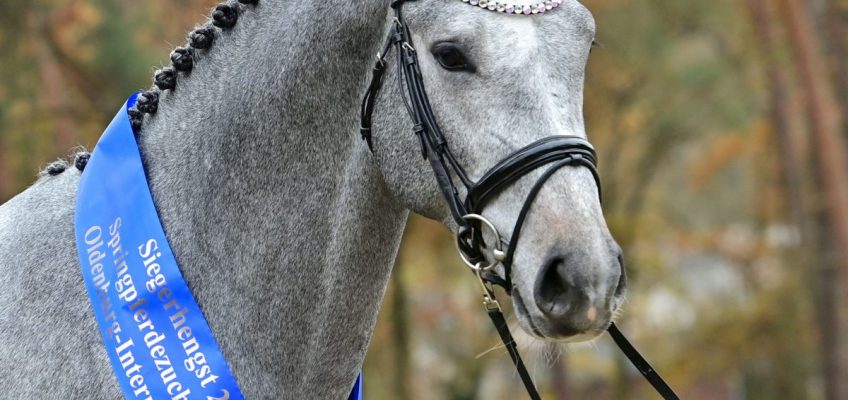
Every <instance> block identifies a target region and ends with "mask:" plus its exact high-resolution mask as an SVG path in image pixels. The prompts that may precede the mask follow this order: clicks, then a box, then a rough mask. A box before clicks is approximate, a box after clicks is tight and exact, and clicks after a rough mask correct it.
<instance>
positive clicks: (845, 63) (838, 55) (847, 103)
mask: <svg viewBox="0 0 848 400" xmlns="http://www.w3.org/2000/svg"><path fill="white" fill-rule="evenodd" d="M846 24H848V10H845V9H844V8H843V7H841V6H840V5H839V1H838V0H828V2H827V17H826V18H825V25H826V30H827V41H828V49H829V53H830V56H831V57H830V60H831V63H832V70H833V76H834V82H835V83H836V97H837V98H838V99H839V103H840V105H841V109H842V115H848V44H846V42H845V40H846V35H848V28H846ZM846 134H848V132H846Z"/></svg>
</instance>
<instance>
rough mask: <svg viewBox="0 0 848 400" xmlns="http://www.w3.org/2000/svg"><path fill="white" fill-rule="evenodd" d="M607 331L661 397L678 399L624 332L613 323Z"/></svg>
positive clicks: (666, 399) (670, 399) (672, 399)
mask: <svg viewBox="0 0 848 400" xmlns="http://www.w3.org/2000/svg"><path fill="white" fill-rule="evenodd" d="M607 331H608V332H609V334H610V336H612V340H613V341H614V342H615V344H617V345H618V348H619V349H621V352H622V353H624V355H626V356H627V358H628V359H629V360H630V362H631V363H633V366H634V367H636V369H638V370H639V372H640V373H641V374H642V376H644V377H645V379H647V380H648V382H650V383H651V386H653V387H654V389H656V391H657V393H659V394H660V396H662V397H663V399H665V400H680V398H679V397H677V394H675V393H674V390H671V387H669V386H668V384H667V383H665V381H664V380H663V378H662V377H661V376H660V374H658V373H657V371H656V370H654V367H652V366H651V364H649V363H648V360H645V357H642V355H641V354H639V351H638V350H636V348H635V347H633V345H632V344H630V341H629V340H627V338H626V337H624V334H623V333H621V331H620V330H618V327H617V326H615V324H612V325H610V327H609V329H608V330H607Z"/></svg>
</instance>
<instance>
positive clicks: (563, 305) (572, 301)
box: [533, 256, 589, 320]
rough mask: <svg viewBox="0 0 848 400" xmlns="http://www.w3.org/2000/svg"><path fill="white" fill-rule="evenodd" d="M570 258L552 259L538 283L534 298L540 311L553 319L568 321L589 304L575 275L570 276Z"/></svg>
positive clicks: (546, 263)
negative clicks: (571, 315) (568, 268)
mask: <svg viewBox="0 0 848 400" xmlns="http://www.w3.org/2000/svg"><path fill="white" fill-rule="evenodd" d="M567 261H568V257H567V256H565V257H562V256H558V257H551V258H549V259H548V260H547V262H545V265H544V266H543V267H542V271H541V274H539V278H538V279H537V281H536V287H535V290H534V292H535V293H534V294H533V295H534V298H535V300H536V305H538V307H539V310H540V311H542V312H543V313H544V314H545V315H547V316H549V317H551V318H553V319H557V320H560V319H568V318H569V317H570V314H573V313H576V312H579V310H582V309H584V308H585V307H584V306H586V305H587V304H588V301H589V299H588V296H586V294H585V292H584V290H581V285H580V282H576V279H577V277H576V276H575V275H574V274H568V271H567V265H568V262H567Z"/></svg>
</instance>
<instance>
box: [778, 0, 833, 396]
mask: <svg viewBox="0 0 848 400" xmlns="http://www.w3.org/2000/svg"><path fill="white" fill-rule="evenodd" d="M781 2H782V3H783V6H784V7H783V11H784V19H785V21H786V25H787V27H788V35H789V38H790V42H791V44H792V47H793V48H794V53H795V59H796V64H797V65H798V69H799V83H800V84H801V86H802V87H803V88H804V90H805V94H806V97H807V102H808V109H807V112H808V113H809V119H810V128H811V139H812V150H813V151H814V154H813V157H812V159H813V160H814V162H815V168H814V169H815V175H816V180H817V183H818V184H819V187H820V188H821V194H822V201H821V203H820V204H821V210H822V214H823V218H822V219H823V220H824V225H825V226H822V229H821V231H822V232H823V233H824V234H825V235H826V236H827V237H824V238H822V239H823V240H822V241H821V242H822V243H821V245H824V246H827V248H829V249H830V251H826V252H825V254H827V256H826V257H825V259H824V260H823V264H824V265H822V266H820V268H823V270H822V271H820V273H821V275H822V276H821V280H822V282H821V283H822V285H824V286H823V287H822V288H821V289H822V290H821V293H822V295H823V296H824V297H823V298H822V299H823V301H822V302H820V306H819V309H820V313H822V314H830V315H824V317H826V318H828V320H823V321H822V322H823V324H822V326H820V329H821V332H822V346H832V348H823V354H822V357H823V360H822V361H823V364H824V371H823V373H824V374H825V382H826V395H827V398H828V399H845V398H848V393H846V388H845V382H846V381H848V370H846V366H848V363H846V360H845V358H846V357H845V353H844V351H843V350H842V348H844V343H840V341H844V340H845V339H844V338H843V336H844V335H843V334H842V331H843V328H842V326H841V324H840V318H839V316H838V315H835V314H836V313H837V312H838V310H839V309H841V308H844V307H839V306H838V302H839V300H838V299H834V300H835V302H837V304H831V303H829V300H828V299H827V297H828V296H838V295H839V293H840V292H841V290H840V287H842V286H845V283H846V280H848V254H846V252H848V161H846V155H845V140H844V135H843V121H842V117H841V115H840V110H839V107H838V104H837V102H836V100H835V98H834V97H833V94H832V92H831V91H830V82H829V80H828V76H829V74H828V73H827V68H826V64H825V59H824V57H823V55H822V52H821V49H822V46H821V44H820V40H819V39H818V37H817V35H816V33H815V30H814V29H813V24H812V17H811V15H810V13H809V9H808V8H807V7H805V6H804V4H802V3H801V0H782V1H781ZM821 317H822V316H820V318H821ZM831 318H832V320H831ZM831 322H832V323H833V325H832V326H831ZM829 335H833V336H832V337H831V336H829Z"/></svg>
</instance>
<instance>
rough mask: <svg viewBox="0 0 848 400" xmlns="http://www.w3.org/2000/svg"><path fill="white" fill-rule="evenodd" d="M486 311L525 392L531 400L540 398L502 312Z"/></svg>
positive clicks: (540, 399)
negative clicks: (525, 389)
mask: <svg viewBox="0 0 848 400" xmlns="http://www.w3.org/2000/svg"><path fill="white" fill-rule="evenodd" d="M488 312H489V318H491V319H492V323H493V324H494V325H495V329H497V330H498V334H499V335H500V336H501V341H503V343H504V346H506V349H507V351H508V352H509V356H510V358H512V363H513V364H515V370H516V371H518V376H520V377H521V381H522V382H524V387H525V388H527V394H529V395H530V398H531V399H533V400H542V398H541V397H540V396H539V392H538V391H537V390H536V385H534V384H533V379H532V378H530V374H529V373H528V372H527V367H525V366H524V361H521V356H520V355H519V354H518V346H517V345H516V343H515V339H513V338H512V334H511V333H510V332H509V326H508V325H507V324H506V319H505V318H504V316H503V313H502V312H501V310H500V309H497V308H496V309H492V310H489V311H488Z"/></svg>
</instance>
